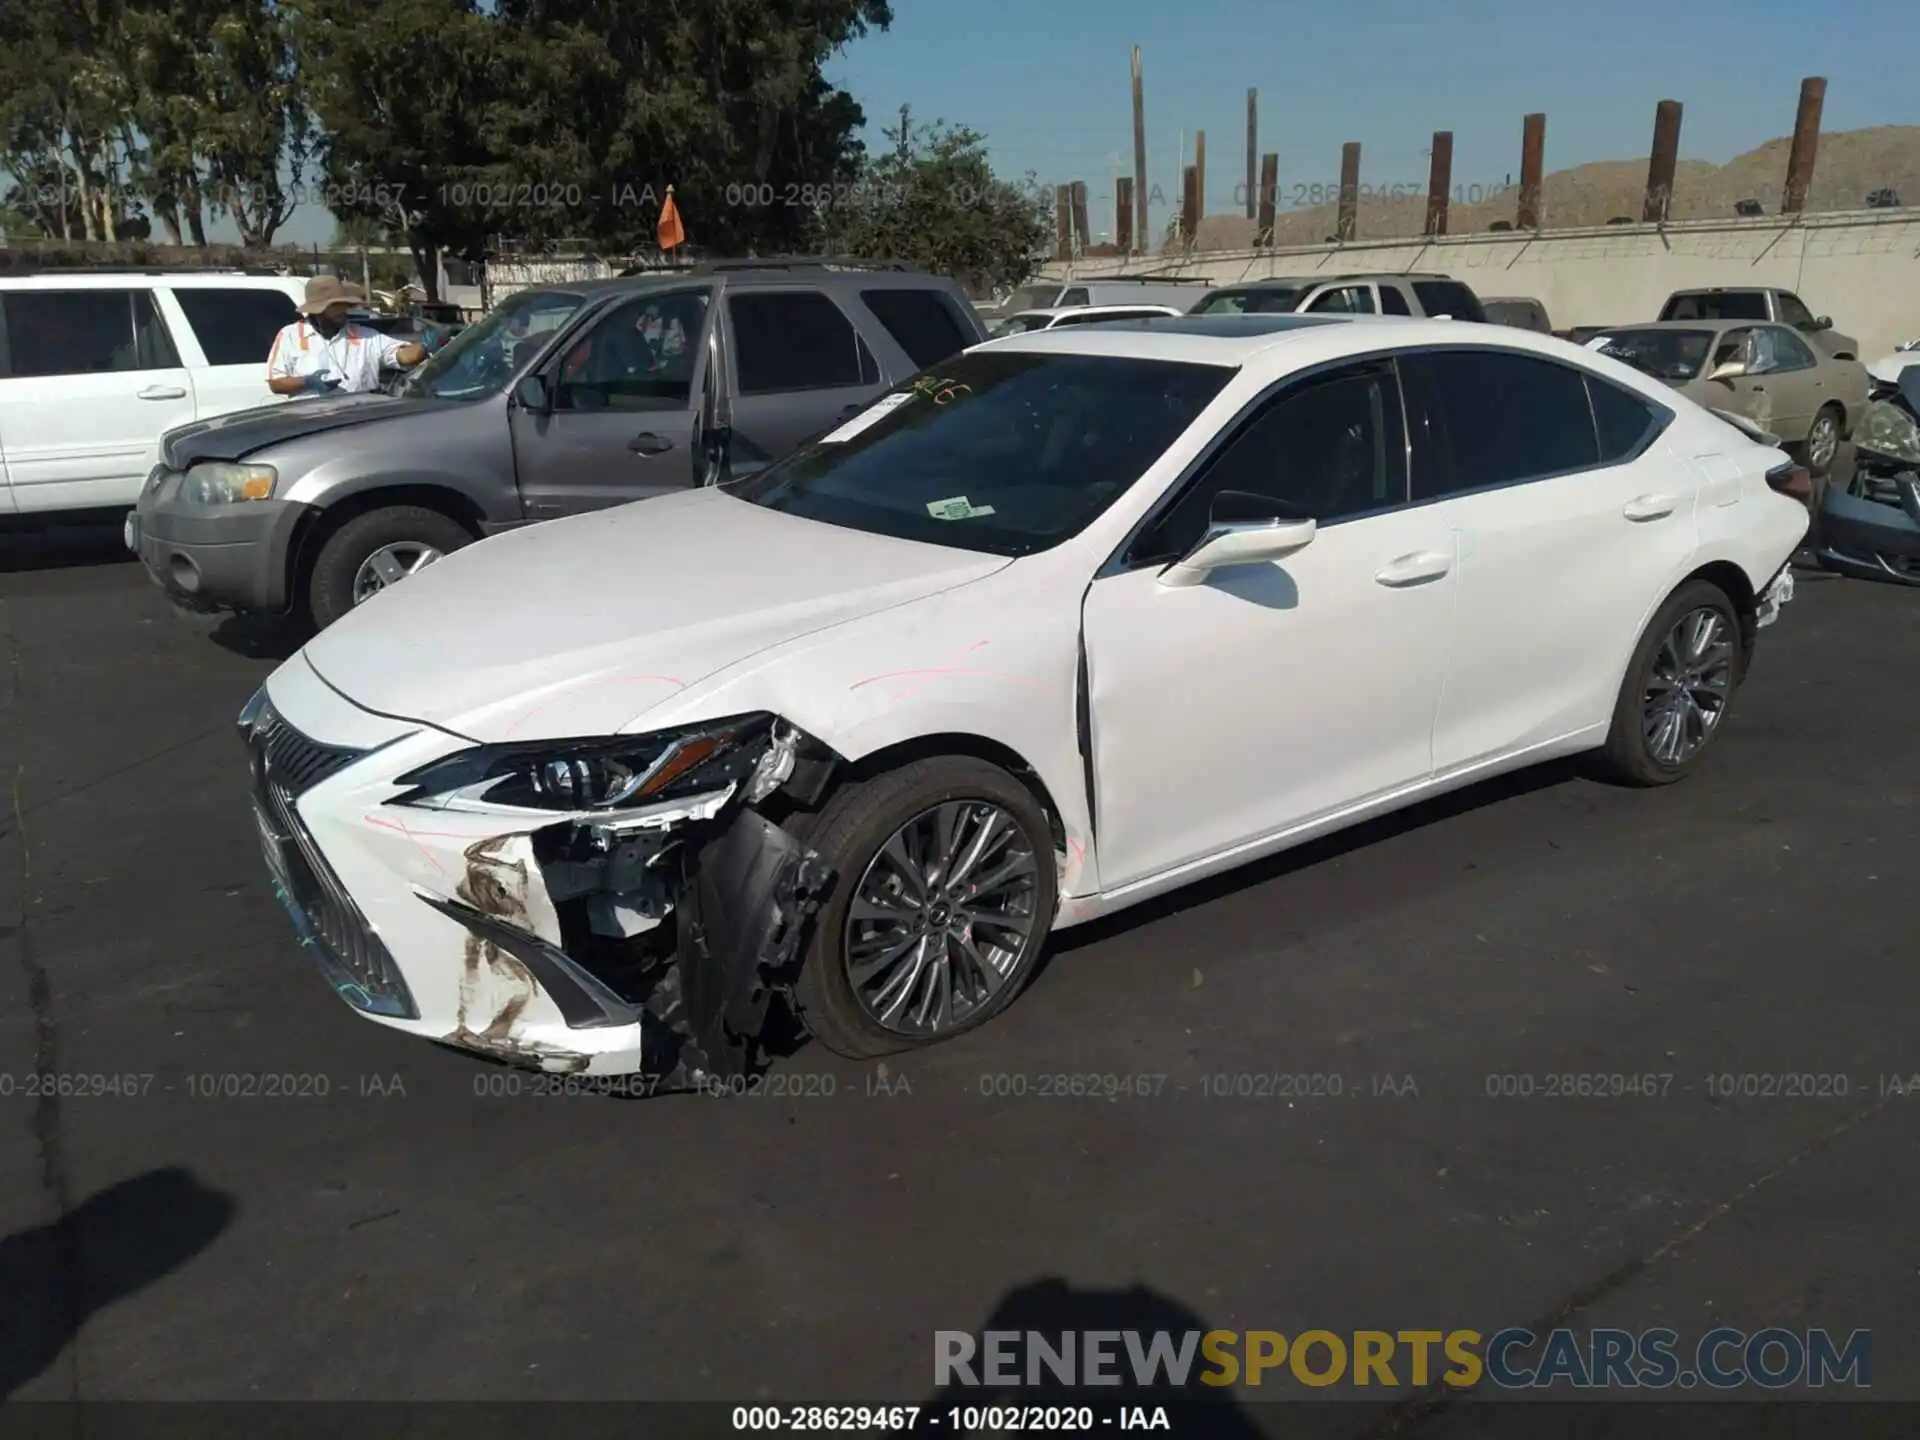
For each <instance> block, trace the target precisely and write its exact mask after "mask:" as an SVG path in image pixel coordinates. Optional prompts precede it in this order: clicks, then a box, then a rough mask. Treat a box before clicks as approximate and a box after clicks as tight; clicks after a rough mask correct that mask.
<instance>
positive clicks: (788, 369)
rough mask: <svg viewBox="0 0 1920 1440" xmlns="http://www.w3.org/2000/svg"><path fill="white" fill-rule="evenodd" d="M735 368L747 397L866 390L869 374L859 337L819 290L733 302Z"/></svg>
mask: <svg viewBox="0 0 1920 1440" xmlns="http://www.w3.org/2000/svg"><path fill="white" fill-rule="evenodd" d="M727 314H728V316H729V317H730V318H731V320H732V321H733V340H734V347H735V349H734V368H735V370H736V372H737V378H738V382H739V387H740V393H741V394H742V395H770V394H777V393H779V392H781V391H787V390H830V389H833V388H835V387H838V386H842V385H860V384H863V383H865V382H866V380H867V379H868V369H867V365H866V363H865V359H864V356H863V355H862V353H861V352H862V351H863V350H865V348H866V347H865V346H864V345H862V344H861V342H860V336H859V333H858V332H857V331H856V330H855V329H854V328H853V322H852V321H851V320H849V319H847V317H846V314H845V312H843V311H842V310H841V309H840V307H839V306H838V305H836V304H834V303H833V301H832V300H830V299H828V298H827V297H826V296H825V295H823V294H821V293H820V292H819V291H818V290H763V291H749V292H745V293H740V294H732V295H729V296H728V297H727Z"/></svg>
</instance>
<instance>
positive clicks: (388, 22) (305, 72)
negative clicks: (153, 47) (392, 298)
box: [281, 0, 515, 298]
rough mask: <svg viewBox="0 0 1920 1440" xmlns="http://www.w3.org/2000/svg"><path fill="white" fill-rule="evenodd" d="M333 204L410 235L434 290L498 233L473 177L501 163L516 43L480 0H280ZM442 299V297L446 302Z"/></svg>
mask: <svg viewBox="0 0 1920 1440" xmlns="http://www.w3.org/2000/svg"><path fill="white" fill-rule="evenodd" d="M281 3H282V8H283V9H284V10H285V11H286V12H287V14H288V16H289V18H290V21H291V25H292V29H291V35H292V43H293V51H294V55H295V57H296V59H297V62H298V68H299V72H300V74H301V76H302V77H303V81H304V85H305V95H306V100H307V103H308V105H309V107H310V108H311V110H312V113H313V115H314V117H315V119H316V120H317V122H318V126H319V132H320V133H319V138H318V141H317V144H316V145H315V157H316V159H317V161H318V166H319V172H320V176H321V178H322V179H323V181H324V184H325V187H326V189H325V193H326V195H327V198H328V205H329V208H330V209H332V211H333V212H334V214H335V215H336V216H339V217H341V218H342V219H346V218H349V217H357V218H358V219H361V220H365V221H370V222H373V223H375V224H378V225H381V226H383V227H385V228H386V229H388V230H389V231H391V232H392V233H393V234H395V235H398V236H404V237H405V241H406V244H407V245H408V247H409V248H410V249H411V250H412V252H413V258H414V263H415V264H416V265H417V266H418V267H419V271H420V276H421V279H422V280H423V282H424V283H425V284H426V285H428V286H429V287H430V288H433V287H436V286H437V277H438V275H439V261H440V257H441V256H442V255H443V254H454V255H459V256H463V257H466V258H469V259H478V258H480V256H481V255H482V254H483V253H484V251H485V248H486V243H487V236H488V231H489V223H488V222H489V219H490V217H489V215H488V214H487V212H486V207H484V206H482V205H479V204H476V203H475V200H476V197H477V196H478V195H480V194H481V193H482V192H479V191H477V190H476V189H475V188H474V187H473V185H472V183H471V177H473V176H475V175H484V174H486V173H489V171H490V170H491V169H492V168H493V167H494V166H496V165H497V164H498V162H499V155H498V153H497V151H496V150H495V148H494V145H493V139H494V135H495V133H496V127H495V125H494V123H493V119H492V112H493V110H494V109H495V107H496V106H497V105H498V104H499V103H500V97H501V95H502V93H503V90H504V87H505V86H506V85H508V84H509V83H510V82H511V81H512V80H513V79H514V78H515V77H514V75H513V74H512V72H513V70H514V68H515V67H514V61H513V57H512V55H511V53H510V52H511V50H512V48H513V46H512V44H511V39H512V37H511V35H510V34H509V32H508V30H507V28H506V27H505V26H503V25H502V24H501V23H500V21H499V20H498V18H497V17H496V16H494V15H492V14H489V13H486V12H483V11H482V10H481V9H480V8H479V6H478V4H477V3H475V0H281ZM435 298H438V297H437V296H436V297H435Z"/></svg>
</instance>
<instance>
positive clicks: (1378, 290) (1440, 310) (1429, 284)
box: [1188, 272, 1487, 324]
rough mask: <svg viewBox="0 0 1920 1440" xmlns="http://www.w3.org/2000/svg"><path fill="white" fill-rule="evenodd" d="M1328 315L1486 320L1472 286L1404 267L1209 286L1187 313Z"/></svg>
mask: <svg viewBox="0 0 1920 1440" xmlns="http://www.w3.org/2000/svg"><path fill="white" fill-rule="evenodd" d="M1293 311H1299V312H1301V313H1309V312H1311V313H1315V314H1331V315H1419V316H1425V317H1428V318H1438V317H1441V316H1445V317H1447V318H1448V319H1452V320H1472V321H1475V322H1477V323H1481V324H1484V323H1486V318H1487V316H1486V312H1485V311H1484V310H1482V309H1481V308H1480V301H1479V300H1478V298H1476V297H1475V295H1474V293H1473V291H1472V290H1470V289H1469V288H1468V287H1467V286H1465V285H1463V284H1461V283H1460V282H1459V281H1458V280H1455V279H1453V278H1452V277H1451V276H1447V275H1438V274H1427V273H1420V272H1414V273H1408V274H1397V273H1388V274H1379V273H1366V274H1357V275H1309V276H1298V277H1294V278H1291V279H1281V278H1276V279H1272V280H1249V281H1247V282H1246V283H1244V284H1241V285H1228V286H1224V287H1222V288H1221V289H1218V290H1209V291H1208V292H1207V293H1206V294H1205V295H1204V296H1202V297H1201V299H1200V302H1199V304H1197V305H1195V306H1194V307H1193V309H1192V310H1191V311H1189V312H1188V313H1189V314H1193V315H1231V314H1240V313H1247V314H1255V313H1259V314H1271V313H1276V312H1293Z"/></svg>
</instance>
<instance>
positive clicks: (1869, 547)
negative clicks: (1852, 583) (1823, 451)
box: [1814, 471, 1920, 585]
mask: <svg viewBox="0 0 1920 1440" xmlns="http://www.w3.org/2000/svg"><path fill="white" fill-rule="evenodd" d="M1856 492H1857V493H1856ZM1814 533H1815V535H1816V537H1817V538H1816V540H1815V544H1814V554H1815V555H1816V556H1817V557H1818V559H1819V561H1820V566H1821V568H1822V569H1824V570H1831V571H1833V572H1835V573H1836V574H1840V575H1851V576H1854V577H1856V578H1858V579H1862V580H1880V581H1884V582H1886V583H1889V584H1893V585H1920V475H1916V474H1915V473H1914V472H1912V471H1906V472H1902V473H1901V474H1898V475H1893V476H1880V475H1861V476H1858V477H1856V479H1855V480H1854V483H1853V484H1852V485H1851V486H1848V487H1846V488H1842V487H1840V486H1837V485H1830V486H1828V487H1827V490H1826V493H1825V494H1824V495H1823V496H1821V499H1820V511H1819V515H1818V518H1817V520H1816V521H1815V525H1814Z"/></svg>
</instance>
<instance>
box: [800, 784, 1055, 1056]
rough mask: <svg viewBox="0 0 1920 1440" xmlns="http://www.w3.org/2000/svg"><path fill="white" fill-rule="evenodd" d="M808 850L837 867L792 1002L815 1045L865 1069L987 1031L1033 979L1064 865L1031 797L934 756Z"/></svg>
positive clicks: (840, 801) (832, 812) (859, 789)
mask: <svg viewBox="0 0 1920 1440" xmlns="http://www.w3.org/2000/svg"><path fill="white" fill-rule="evenodd" d="M808 841H809V843H810V844H811V845H812V846H813V848H814V849H815V850H817V851H818V852H819V853H820V854H821V855H822V856H824V857H825V858H826V860H827V861H828V863H829V864H831V865H832V866H833V868H834V873H835V883H834V888H833V893H832V897H831V898H830V899H829V900H828V902H827V903H826V904H825V905H824V906H822V907H821V909H820V912H819V914H818V915H817V916H816V917H815V924H814V930H813V936H812V938H811V940H810V942H809V944H808V948H807V956H806V961H805V964H804V965H803V966H802V968H801V971H800V976H799V978H798V980H797V981H796V982H795V985H794V1000H795V1002H796V1004H797V1005H798V1007H799V1010H800V1014H801V1018H802V1019H803V1020H804V1021H805V1023H806V1026H807V1028H808V1030H810V1031H811V1032H812V1033H813V1035H814V1037H815V1038H816V1039H818V1040H819V1041H820V1043H821V1044H823V1045H825V1046H826V1047H827V1048H828V1049H829V1050H832V1051H834V1052H835V1053H836V1054H840V1055H846V1056H849V1057H851V1058H854V1059H868V1058H871V1057H873V1056H877V1055H887V1054H892V1053H893V1052H895V1051H900V1050H910V1049H915V1048H918V1047H920V1046H925V1045H931V1044H934V1043H936V1042H938V1041H941V1040H945V1039H948V1038H949V1037H951V1036H954V1035H958V1034H960V1033H962V1032H963V1031H967V1030H971V1029H973V1028H974V1027H975V1026H978V1025H983V1024H985V1023H986V1022H987V1021H988V1020H989V1019H991V1018H992V1017H993V1016H995V1015H997V1014H999V1013H1000V1012H1001V1011H1002V1010H1004V1009H1005V1008H1006V1007H1007V1006H1008V1005H1010V1004H1012V1003H1013V999H1014V997H1015V996H1016V995H1017V994H1019V992H1020V990H1021V988H1022V987H1023V986H1025V984H1026V983H1027V981H1028V980H1029V979H1031V978H1032V974H1033V969H1034V966H1035V964H1036V962H1037V961H1038V959H1039V956H1040V950H1041V947H1042V946H1043V945H1044V944H1045V943H1046V938H1047V933H1048V930H1049V928H1050V927H1051V925H1052V923H1053V911H1054V897H1055V893H1056V884H1057V880H1058V868H1057V864H1056V861H1055V859H1054V853H1053V841H1052V831H1051V829H1050V827H1049V826H1048V823H1047V816H1046V813H1045V811H1044V810H1042V809H1041V806H1040V804H1039V802H1038V801H1037V800H1036V799H1035V798H1034V796H1033V792H1032V791H1030V790H1028V789H1027V787H1026V786H1025V785H1023V784H1021V783H1020V782H1019V781H1018V780H1016V779H1015V778H1014V777H1013V776H1011V775H1009V774H1008V773H1007V772H1006V771H1005V770H1002V769H1001V768H1000V767H999V766H997V765H991V764H988V763H987V762H986V761H983V760H976V759H973V758H971V757H967V756H939V757H935V758H933V759H930V760H920V761H916V762H914V763H913V764H910V765H906V766H903V767H902V768H901V769H899V770H895V771H890V772H888V773H886V774H883V775H879V776H876V777H874V778H873V779H871V780H866V781H863V782H861V783H859V784H856V785H851V786H849V787H847V788H846V789H844V790H842V791H840V792H839V793H838V794H837V795H835V796H834V797H833V799H831V800H830V801H828V803H827V805H826V808H825V809H824V810H822V811H821V813H820V815H819V817H818V820H817V822H816V823H815V824H814V825H813V826H812V828H811V829H810V831H809V833H808Z"/></svg>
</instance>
